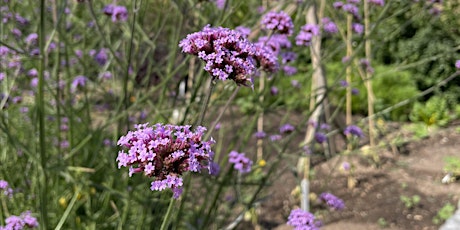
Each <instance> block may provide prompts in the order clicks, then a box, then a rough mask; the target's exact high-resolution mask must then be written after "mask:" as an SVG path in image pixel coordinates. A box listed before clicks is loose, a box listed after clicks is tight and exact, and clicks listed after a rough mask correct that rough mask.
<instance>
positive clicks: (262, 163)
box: [259, 159, 267, 167]
mask: <svg viewBox="0 0 460 230" xmlns="http://www.w3.org/2000/svg"><path fill="white" fill-rule="evenodd" d="M266 164H267V162H266V161H265V160H264V159H262V160H260V161H259V166H260V167H264V166H265V165H266Z"/></svg>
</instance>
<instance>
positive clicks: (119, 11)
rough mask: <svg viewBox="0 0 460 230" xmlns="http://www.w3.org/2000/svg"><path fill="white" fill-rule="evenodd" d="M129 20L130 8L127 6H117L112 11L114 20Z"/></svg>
mask: <svg viewBox="0 0 460 230" xmlns="http://www.w3.org/2000/svg"><path fill="white" fill-rule="evenodd" d="M127 20H128V10H127V9H126V7H125V6H115V7H114V8H113V13H112V22H117V21H124V22H125V21H127Z"/></svg>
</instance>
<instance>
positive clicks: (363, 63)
mask: <svg viewBox="0 0 460 230" xmlns="http://www.w3.org/2000/svg"><path fill="white" fill-rule="evenodd" d="M359 64H360V65H361V67H362V68H363V69H364V70H366V71H367V72H369V73H374V68H372V66H371V62H370V61H369V60H367V59H366V58H363V59H361V60H359Z"/></svg>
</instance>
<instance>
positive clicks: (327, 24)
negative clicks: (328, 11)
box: [321, 18, 339, 34]
mask: <svg viewBox="0 0 460 230" xmlns="http://www.w3.org/2000/svg"><path fill="white" fill-rule="evenodd" d="M321 22H322V24H323V30H324V31H326V33H330V34H335V33H337V32H339V28H338V27H337V25H336V24H335V23H334V22H333V21H332V20H331V19H330V18H322V19H321Z"/></svg>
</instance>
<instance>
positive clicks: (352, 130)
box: [343, 125, 364, 138]
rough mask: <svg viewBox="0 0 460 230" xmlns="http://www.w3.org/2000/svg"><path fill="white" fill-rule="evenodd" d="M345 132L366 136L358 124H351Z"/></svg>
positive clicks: (346, 133)
mask: <svg viewBox="0 0 460 230" xmlns="http://www.w3.org/2000/svg"><path fill="white" fill-rule="evenodd" d="M343 133H344V134H345V135H347V136H348V135H354V136H356V137H359V138H361V137H364V134H363V131H362V130H361V129H360V128H359V127H358V126H356V125H350V126H348V127H346V128H345V130H344V131H343Z"/></svg>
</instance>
